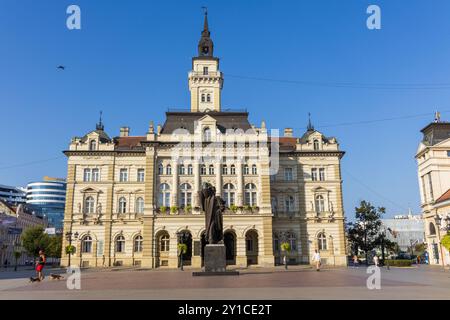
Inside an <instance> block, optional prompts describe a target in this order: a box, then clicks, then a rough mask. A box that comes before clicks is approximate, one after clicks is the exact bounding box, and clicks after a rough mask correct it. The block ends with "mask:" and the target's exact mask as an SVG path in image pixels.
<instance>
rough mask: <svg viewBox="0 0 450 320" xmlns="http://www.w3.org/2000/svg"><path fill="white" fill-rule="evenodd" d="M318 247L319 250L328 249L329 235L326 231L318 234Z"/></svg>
mask: <svg viewBox="0 0 450 320" xmlns="http://www.w3.org/2000/svg"><path fill="white" fill-rule="evenodd" d="M317 247H318V248H319V250H328V249H327V237H326V235H325V233H323V232H322V233H319V235H318V236H317Z"/></svg>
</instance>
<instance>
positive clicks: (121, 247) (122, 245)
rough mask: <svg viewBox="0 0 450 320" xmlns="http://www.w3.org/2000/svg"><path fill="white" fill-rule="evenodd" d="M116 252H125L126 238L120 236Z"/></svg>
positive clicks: (117, 239)
mask: <svg viewBox="0 0 450 320" xmlns="http://www.w3.org/2000/svg"><path fill="white" fill-rule="evenodd" d="M115 242H116V252H119V253H121V252H125V237H124V236H122V235H120V236H117V238H116V241H115Z"/></svg>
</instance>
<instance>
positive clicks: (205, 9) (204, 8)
mask: <svg viewBox="0 0 450 320" xmlns="http://www.w3.org/2000/svg"><path fill="white" fill-rule="evenodd" d="M202 9H203V11H205V14H208V7H204V6H203V7H202Z"/></svg>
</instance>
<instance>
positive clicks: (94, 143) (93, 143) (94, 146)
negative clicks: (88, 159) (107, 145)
mask: <svg viewBox="0 0 450 320" xmlns="http://www.w3.org/2000/svg"><path fill="white" fill-rule="evenodd" d="M89 150H91V151H94V150H97V141H96V140H91V142H90V143H89Z"/></svg>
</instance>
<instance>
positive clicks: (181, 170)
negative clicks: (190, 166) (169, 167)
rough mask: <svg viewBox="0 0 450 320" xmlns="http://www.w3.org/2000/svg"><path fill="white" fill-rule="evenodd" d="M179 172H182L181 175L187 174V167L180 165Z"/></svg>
mask: <svg viewBox="0 0 450 320" xmlns="http://www.w3.org/2000/svg"><path fill="white" fill-rule="evenodd" d="M179 173H180V175H185V174H186V168H185V167H184V165H180V170H179Z"/></svg>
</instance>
